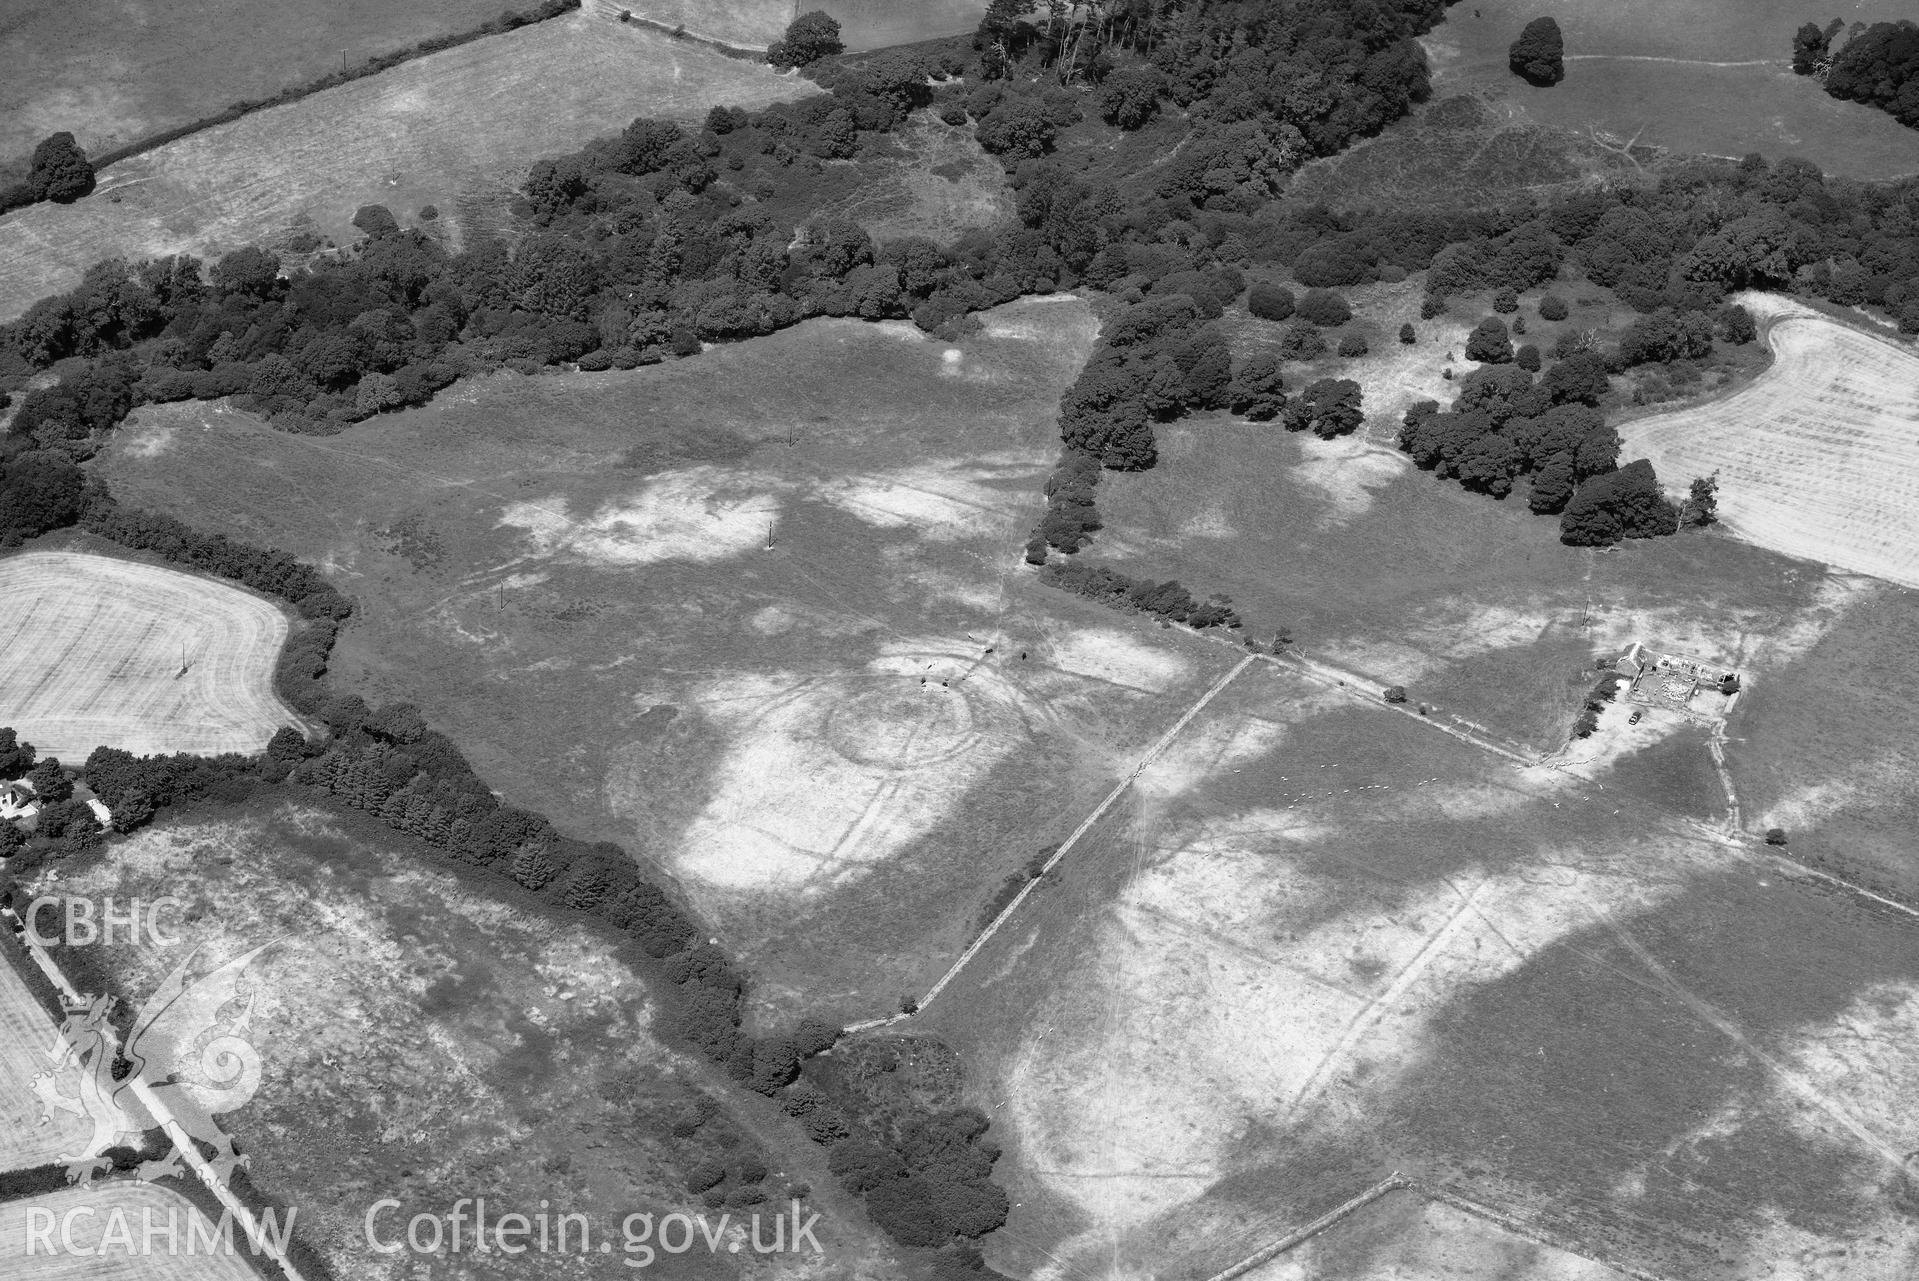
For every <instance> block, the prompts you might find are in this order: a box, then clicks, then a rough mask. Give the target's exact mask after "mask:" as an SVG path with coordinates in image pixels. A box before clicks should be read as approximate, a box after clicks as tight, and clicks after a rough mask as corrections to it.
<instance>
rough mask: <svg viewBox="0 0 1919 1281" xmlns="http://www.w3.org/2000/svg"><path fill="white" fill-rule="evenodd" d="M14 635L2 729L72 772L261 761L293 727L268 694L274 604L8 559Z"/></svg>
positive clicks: (215, 588)
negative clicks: (108, 761) (115, 751)
mask: <svg viewBox="0 0 1919 1281" xmlns="http://www.w3.org/2000/svg"><path fill="white" fill-rule="evenodd" d="M0 595H4V597H5V599H6V600H7V602H8V616H9V622H10V625H9V626H8V627H7V628H6V639H5V642H4V644H0V724H7V725H11V726H12V727H13V728H14V729H15V730H17V731H18V732H19V734H20V737H21V738H22V739H24V740H26V741H28V742H30V743H32V744H33V745H34V746H35V747H37V748H38V749H39V751H40V754H41V756H43V757H45V756H58V757H60V758H61V759H62V760H64V761H66V762H68V763H69V764H72V765H76V766H77V765H78V764H80V762H82V761H84V760H85V759H86V757H87V754H88V753H89V752H91V751H92V750H93V749H94V748H96V747H101V746H107V747H120V748H125V749H126V750H127V751H130V752H134V753H136V754H140V755H146V754H151V753H155V752H199V753H202V754H207V755H213V754H217V753H220V752H255V751H259V750H260V749H261V748H263V747H265V746H266V743H267V740H268V739H269V738H271V737H273V732H274V731H275V730H276V729H278V728H279V727H280V726H282V725H287V724H292V723H297V718H295V717H294V715H293V713H292V712H291V711H289V710H288V709H287V708H286V706H285V705H283V704H282V703H281V702H280V700H279V698H278V697H277V696H276V695H275V694H274V692H273V665H274V663H275V661H276V660H277V659H278V658H279V654H280V646H281V645H282V644H283V643H284V642H285V640H286V636H287V620H286V616H285V615H284V614H283V613H281V612H280V609H279V607H278V606H276V605H274V604H272V603H271V602H269V601H267V600H265V599H263V598H261V597H258V596H254V595H252V594H250V593H248V592H245V591H242V590H240V589H239V588H237V587H233V586H230V585H228V584H226V583H222V582H218V581H216V580H213V579H208V578H199V577H196V576H195V575H192V574H184V573H181V572H179V571H178V570H172V569H166V568H164V567H161V566H158V565H149V564H141V563H138V562H134V561H128V560H120V559H116V558H114V557H110V556H97V555H91V554H86V553H80V552H54V551H33V552H25V553H22V554H19V555H13V556H8V557H5V558H0Z"/></svg>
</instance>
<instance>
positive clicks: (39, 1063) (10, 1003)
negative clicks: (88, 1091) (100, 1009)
mask: <svg viewBox="0 0 1919 1281" xmlns="http://www.w3.org/2000/svg"><path fill="white" fill-rule="evenodd" d="M0 946H4V947H6V949H7V951H8V955H6V956H3V957H0V1173H3V1172H6V1171H11V1170H31V1169H34V1168H36V1167H38V1166H43V1165H51V1164H53V1163H54V1162H55V1161H59V1160H64V1159H65V1158H66V1157H67V1156H68V1155H70V1154H71V1153H74V1152H77V1151H79V1150H80V1149H81V1148H83V1147H85V1146H86V1142H87V1140H88V1139H89V1138H90V1137H92V1131H91V1129H90V1128H89V1125H88V1123H87V1121H86V1120H85V1119H84V1118H82V1117H76V1116H72V1115H70V1114H68V1113H64V1112H62V1113H60V1114H58V1115H57V1116H54V1117H52V1118H50V1119H48V1120H45V1121H43V1120H42V1118H43V1116H44V1114H45V1108H44V1107H43V1106H42V1104H41V1102H40V1097H39V1096H38V1095H37V1094H35V1093H34V1092H33V1085H32V1082H33V1078H34V1077H35V1076H36V1075H38V1074H39V1073H41V1072H45V1071H47V1070H49V1068H50V1066H51V1062H50V1060H49V1057H48V1055H49V1053H50V1052H51V1050H52V1048H53V1047H54V1046H55V1045H56V1044H58V1042H59V1033H58V1031H57V1029H56V1026H55V1023H54V1018H53V1015H52V1014H51V1013H50V1012H49V1011H48V1010H47V1008H46V1007H45V1006H44V1005H42V1004H41V1003H40V1002H39V1001H38V1000H36V999H35V998H34V995H33V991H32V989H30V988H29V987H28V986H27V984H26V981H25V980H24V979H23V978H22V977H21V974H20V970H19V968H18V967H23V966H25V965H27V964H29V962H28V961H27V958H26V956H25V955H24V953H22V952H21V950H20V948H19V947H18V945H16V944H15V943H14V942H13V941H12V940H11V939H6V940H0ZM5 1213H6V1211H5V1209H4V1208H0V1216H4V1215H5ZM3 1232H4V1228H0V1233H3ZM5 1254H6V1251H5V1250H4V1248H0V1256H4V1255H5Z"/></svg>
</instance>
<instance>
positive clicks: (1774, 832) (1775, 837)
mask: <svg viewBox="0 0 1919 1281" xmlns="http://www.w3.org/2000/svg"><path fill="white" fill-rule="evenodd" d="M1785 843H1786V829H1785V828H1783V827H1769V828H1767V829H1766V844H1768V845H1784V844H1785Z"/></svg>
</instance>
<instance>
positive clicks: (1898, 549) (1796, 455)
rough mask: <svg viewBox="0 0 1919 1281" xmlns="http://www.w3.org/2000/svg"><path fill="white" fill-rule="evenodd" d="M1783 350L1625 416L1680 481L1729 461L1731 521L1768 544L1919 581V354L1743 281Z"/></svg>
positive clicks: (1725, 476) (1723, 493)
mask: <svg viewBox="0 0 1919 1281" xmlns="http://www.w3.org/2000/svg"><path fill="white" fill-rule="evenodd" d="M1741 299H1742V300H1743V301H1744V302H1745V304H1746V305H1747V307H1748V308H1750V309H1751V310H1752V311H1753V313H1754V315H1755V316H1760V317H1763V318H1764V319H1765V321H1766V322H1767V323H1766V334H1765V337H1766V341H1767V342H1768V343H1769V344H1770V345H1771V347H1772V349H1773V354H1774V362H1773V365H1772V367H1771V368H1770V369H1768V370H1767V371H1765V372H1764V373H1763V374H1761V375H1760V376H1759V378H1758V379H1756V380H1755V381H1754V382H1753V383H1751V384H1750V385H1749V386H1747V387H1745V388H1743V389H1742V390H1740V391H1738V392H1736V393H1734V394H1733V395H1730V396H1727V397H1725V398H1723V399H1721V400H1717V401H1714V402H1711V403H1709V404H1705V405H1699V406H1694V407H1690V408H1686V409H1680V410H1676V411H1674V412H1672V413H1667V414H1658V415H1654V416H1652V417H1648V418H1640V419H1637V420H1634V421H1630V422H1627V423H1623V424H1621V430H1620V435H1621V437H1622V438H1623V439H1624V440H1625V442H1626V450H1625V453H1626V454H1627V456H1643V457H1646V458H1650V459H1651V460H1652V463H1653V467H1654V469H1655V470H1657V471H1658V472H1659V474H1660V475H1661V476H1664V477H1666V478H1667V479H1666V483H1667V484H1668V486H1676V485H1677V484H1678V483H1679V478H1680V477H1682V476H1694V475H1705V474H1706V473H1708V472H1711V471H1717V472H1718V473H1719V514H1720V520H1721V521H1722V522H1724V524H1725V526H1726V528H1727V529H1728V530H1730V531H1732V532H1733V533H1734V534H1737V535H1738V536H1739V537H1741V538H1743V539H1745V540H1747V541H1748V542H1751V543H1753V544H1755V545H1757V546H1760V547H1766V548H1770V549H1772V550H1774V551H1778V552H1782V553H1784V554H1785V555H1788V556H1796V557H1803V558H1805V559H1808V560H1818V561H1824V562H1826V563H1828V564H1831V565H1834V566H1837V567H1838V568H1840V569H1845V570H1851V571H1854V572H1856V573H1863V574H1872V575H1875V576H1877V577H1879V578H1884V579H1888V580H1890V581H1892V582H1895V583H1899V584H1902V585H1904V586H1907V587H1912V586H1919V438H1915V436H1914V433H1913V430H1912V425H1913V422H1914V421H1915V420H1916V419H1919V356H1915V355H1914V354H1913V353H1912V352H1911V351H1909V350H1906V349H1905V348H1904V347H1902V346H1900V345H1898V344H1896V343H1893V342H1890V341H1888V340H1887V339H1885V338H1882V337H1877V336H1875V335H1872V334H1868V333H1865V332H1863V331H1862V330H1860V329H1856V328H1853V327H1852V326H1849V325H1844V324H1841V323H1839V322H1837V321H1834V320H1832V319H1829V318H1828V317H1826V316H1824V315H1821V314H1820V313H1818V312H1815V311H1813V310H1812V309H1811V308H1808V307H1805V306H1802V305H1800V304H1799V303H1796V302H1794V301H1792V300H1789V299H1785V298H1782V297H1779V296H1777V295H1769V294H1743V295H1741Z"/></svg>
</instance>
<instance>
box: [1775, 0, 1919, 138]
mask: <svg viewBox="0 0 1919 1281" xmlns="http://www.w3.org/2000/svg"><path fill="white" fill-rule="evenodd" d="M1800 31H1801V36H1803V34H1804V32H1805V28H1803V27H1802V28H1801V29H1800ZM1823 50H1824V46H1823V45H1822V46H1821V52H1823ZM1799 61H1800V51H1799V38H1795V39H1794V41H1793V67H1794V69H1795V70H1797V69H1798V65H1799ZM1826 92H1827V93H1829V94H1831V95H1832V96H1833V97H1835V98H1845V99H1848V100H1850V101H1852V102H1863V103H1866V104H1867V105H1868V106H1873V107H1878V108H1879V109H1880V110H1881V111H1884V112H1887V113H1889V114H1890V115H1891V116H1892V118H1893V119H1894V120H1897V121H1898V122H1899V123H1900V124H1902V125H1905V126H1907V127H1908V128H1913V129H1919V23H1914V22H1911V21H1909V20H1905V21H1900V22H1875V23H1873V24H1872V25H1871V26H1869V27H1867V28H1866V29H1865V30H1864V31H1862V32H1860V33H1859V35H1857V36H1856V37H1854V38H1853V39H1851V40H1849V41H1847V42H1846V45H1845V47H1844V48H1842V49H1841V50H1840V51H1839V52H1838V53H1837V54H1836V55H1835V56H1834V57H1833V59H1832V67H1831V69H1830V70H1829V71H1827V73H1826Z"/></svg>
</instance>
